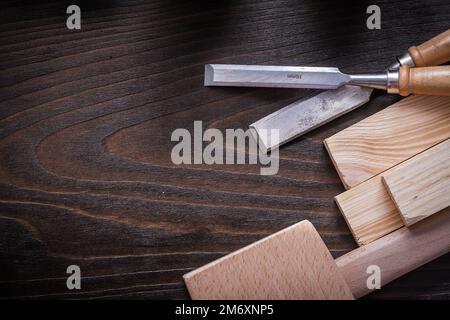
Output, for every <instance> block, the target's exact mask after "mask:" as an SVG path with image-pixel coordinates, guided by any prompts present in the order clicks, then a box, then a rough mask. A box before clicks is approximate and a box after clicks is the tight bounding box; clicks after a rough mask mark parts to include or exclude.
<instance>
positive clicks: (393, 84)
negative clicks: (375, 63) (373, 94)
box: [387, 70, 399, 93]
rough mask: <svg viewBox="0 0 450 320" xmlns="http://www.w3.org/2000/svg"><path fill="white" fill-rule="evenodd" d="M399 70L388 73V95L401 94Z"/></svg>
mask: <svg viewBox="0 0 450 320" xmlns="http://www.w3.org/2000/svg"><path fill="white" fill-rule="evenodd" d="M398 74H399V71H398V70H388V71H387V92H388V93H399V86H398Z"/></svg>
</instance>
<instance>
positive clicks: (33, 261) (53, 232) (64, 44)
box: [0, 0, 450, 299]
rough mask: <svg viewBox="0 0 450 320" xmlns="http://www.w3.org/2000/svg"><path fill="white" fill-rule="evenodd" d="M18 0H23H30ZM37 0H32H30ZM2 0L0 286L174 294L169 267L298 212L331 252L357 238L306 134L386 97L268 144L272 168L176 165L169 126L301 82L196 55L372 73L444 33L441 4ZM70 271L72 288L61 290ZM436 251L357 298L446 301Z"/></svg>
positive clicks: (448, 263) (49, 294) (225, 248)
mask: <svg viewBox="0 0 450 320" xmlns="http://www.w3.org/2000/svg"><path fill="white" fill-rule="evenodd" d="M33 3H34V4H33ZM38 3H39V4H38ZM69 4H71V3H69V2H64V1H53V2H45V1H42V2H36V1H3V2H2V4H1V10H0V69H1V70H0V297H2V298H9V297H39V298H88V299H89V298H151V299H155V298H188V297H189V296H188V293H187V290H186V288H185V286H184V283H183V281H182V275H183V274H184V273H187V272H188V271H190V270H192V269H194V268H197V267H199V266H201V265H204V264H206V263H208V262H210V261H212V260H214V259H217V258H219V257H221V256H223V255H225V254H227V253H229V252H231V251H233V250H236V249H238V248H241V247H243V246H245V245H248V244H249V243H252V242H254V241H256V240H258V239H261V238H263V237H265V236H267V235H269V234H271V233H274V232H276V231H278V230H280V229H282V228H285V227H287V226H289V225H292V224H294V223H296V222H298V221H301V220H303V219H308V220H310V221H311V222H312V223H313V224H314V226H315V227H316V228H317V230H318V231H319V233H320V234H321V236H322V237H323V239H324V241H325V242H326V244H327V246H328V248H329V249H330V250H331V252H332V254H333V256H334V257H338V256H340V255H342V254H344V253H346V252H348V251H349V250H351V249H353V248H355V247H356V244H355V242H354V241H353V238H352V236H351V234H350V230H349V229H348V228H347V226H346V224H345V221H344V219H343V218H342V216H341V215H340V213H339V210H338V209H337V207H336V205H335V204H334V201H333V197H334V196H336V195H337V194H339V193H341V192H343V191H344V189H343V187H342V185H341V183H340V181H339V177H338V175H337V173H336V172H335V170H334V168H333V165H332V163H331V160H330V159H329V157H328V155H327V154H326V151H325V149H324V147H323V144H322V141H323V139H324V138H326V137H329V136H331V135H333V134H335V133H336V132H338V131H340V130H342V129H344V128H346V127H348V126H350V125H352V124H354V123H356V122H357V121H359V120H361V119H363V118H364V117H367V116H368V115H371V114H373V113H375V112H377V111H379V110H381V109H383V108H385V107H386V106H388V105H389V104H391V103H393V102H395V101H398V100H399V99H400V97H398V96H395V95H392V96H390V95H387V94H385V93H382V92H375V93H374V94H373V96H372V100H371V101H370V103H368V104H367V105H366V106H365V107H362V108H361V109H359V110H356V111H354V112H352V113H350V114H347V115H346V116H344V117H342V118H340V119H337V120H335V121H333V122H331V123H329V124H327V125H325V126H323V127H321V128H319V129H317V130H315V131H313V132H311V133H309V134H307V135H306V136H304V137H302V138H299V139H296V140H295V141H292V142H291V143H289V144H288V145H286V146H285V147H283V148H282V150H281V158H282V160H281V163H280V166H281V167H280V171H279V173H278V175H276V176H261V175H259V174H258V172H259V167H258V166H255V165H252V166H249V165H247V166H242V165H241V166H207V165H198V166H179V167H177V166H175V165H173V164H172V162H171V160H170V152H171V148H172V147H173V146H174V144H175V143H173V142H171V141H170V135H171V133H172V131H173V130H174V129H175V128H189V129H191V130H192V126H193V121H194V120H202V121H203V124H204V127H205V128H206V127H208V128H210V127H211V128H219V129H224V128H244V129H245V128H247V127H248V125H249V124H251V123H252V122H254V121H255V120H257V119H259V118H261V117H262V116H265V115H267V114H269V113H270V112H272V111H275V110H277V109H279V108H281V107H283V106H285V105H287V104H288V103H291V102H293V101H295V100H296V99H298V98H301V97H303V96H305V95H307V94H311V93H312V91H310V90H283V89H278V90H277V89H244V88H205V87H203V65H204V64H205V63H241V64H244V63H251V64H258V63H259V64H285V65H316V66H339V67H340V68H341V69H342V70H343V71H347V72H368V71H378V70H383V69H384V68H385V67H386V66H387V65H389V64H390V63H391V62H392V61H393V58H394V56H396V55H399V54H401V53H403V52H404V50H405V49H406V48H407V47H408V46H410V45H412V44H418V43H421V42H423V41H424V40H426V39H428V38H430V37H432V36H434V35H436V34H438V33H439V32H442V31H444V30H446V29H447V28H448V27H449V21H450V19H449V18H450V15H449V11H448V1H447V0H434V1H417V0H412V1H386V0H383V1H377V4H378V5H379V6H380V7H381V10H382V28H381V30H368V29H367V28H366V18H367V14H366V13H365V11H366V8H367V6H368V5H369V4H372V3H371V2H368V1H320V2H318V1H294V0H286V1H276V2H273V1H264V0H263V1H260V0H252V1H239V2H238V1H225V0H224V1H173V0H165V1H136V0H132V1H78V2H77V4H79V5H80V7H81V10H82V29H81V30H80V31H69V30H67V29H66V27H65V20H66V17H67V15H66V14H65V11H66V7H67V5H69ZM71 264H76V265H79V266H80V267H81V272H82V289H81V290H79V291H70V290H68V289H67V288H66V277H67V275H66V268H67V266H68V265H71ZM449 270H450V255H446V256H444V257H441V258H439V259H437V260H436V261H434V262H432V263H430V264H428V265H426V266H424V267H422V268H420V269H418V270H416V271H414V272H412V273H410V274H408V275H406V276H404V277H402V278H401V279H399V280H396V281H394V282H393V283H391V284H389V285H388V286H386V287H385V288H384V289H383V290H381V291H379V292H376V293H375V294H372V295H370V296H369V298H374V299H375V298H424V299H433V298H435V299H442V298H446V299H448V298H450V272H449Z"/></svg>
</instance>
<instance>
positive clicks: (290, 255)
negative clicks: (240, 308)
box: [183, 220, 353, 300]
mask: <svg viewBox="0 0 450 320" xmlns="http://www.w3.org/2000/svg"><path fill="white" fill-rule="evenodd" d="M183 278H184V281H185V282H186V285H187V288H188V290H189V293H190V295H191V297H192V299H211V300H216V299H239V300H241V299H353V296H352V294H351V292H350V289H349V288H348V286H347V284H346V282H345V281H344V278H343V277H342V275H341V273H340V272H339V270H338V268H337V266H336V263H335V262H334V260H333V258H332V256H331V254H330V252H329V251H328V249H327V247H326V246H325V244H324V243H323V241H322V239H321V238H320V236H319V234H318V233H317V231H316V229H315V228H314V226H313V225H312V224H311V223H310V222H309V221H307V220H304V221H302V222H299V223H297V224H295V225H293V226H291V227H288V228H286V229H283V230H281V231H279V232H277V233H275V234H273V235H271V236H269V237H267V238H264V239H262V240H260V241H257V242H255V243H253V244H251V245H249V246H247V247H245V248H243V249H240V250H238V251H236V252H233V253H231V254H229V255H227V256H225V257H223V258H221V259H218V260H216V261H214V262H212V263H210V264H207V265H205V266H203V267H201V268H199V269H197V270H194V271H192V272H190V273H188V274H186V275H184V277H183Z"/></svg>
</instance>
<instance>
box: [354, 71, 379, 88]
mask: <svg viewBox="0 0 450 320" xmlns="http://www.w3.org/2000/svg"><path fill="white" fill-rule="evenodd" d="M348 84H352V85H357V86H362V87H369V88H375V89H382V90H386V89H387V84H388V74H387V73H378V74H355V75H350V82H349V83H348Z"/></svg>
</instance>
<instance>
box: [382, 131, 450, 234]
mask: <svg viewBox="0 0 450 320" xmlns="http://www.w3.org/2000/svg"><path fill="white" fill-rule="evenodd" d="M382 179H383V182H384V184H385V186H386V188H387V190H388V191H389V195H390V196H391V198H392V200H393V201H394V204H395V206H396V208H397V209H398V211H399V212H400V215H401V217H402V219H403V222H404V223H405V225H406V226H408V227H409V226H411V225H413V224H414V223H416V222H418V221H420V220H422V219H424V218H426V217H428V216H430V215H432V214H434V213H436V212H438V211H440V210H442V209H444V208H446V207H448V206H450V140H449V139H447V140H446V141H444V142H441V143H440V144H438V145H436V146H434V147H432V148H430V149H429V150H426V151H425V152H423V153H421V154H419V155H417V156H415V157H413V158H411V159H409V160H407V161H405V162H403V163H401V164H399V165H397V166H396V167H395V168H393V170H389V172H386V173H384V174H382Z"/></svg>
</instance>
